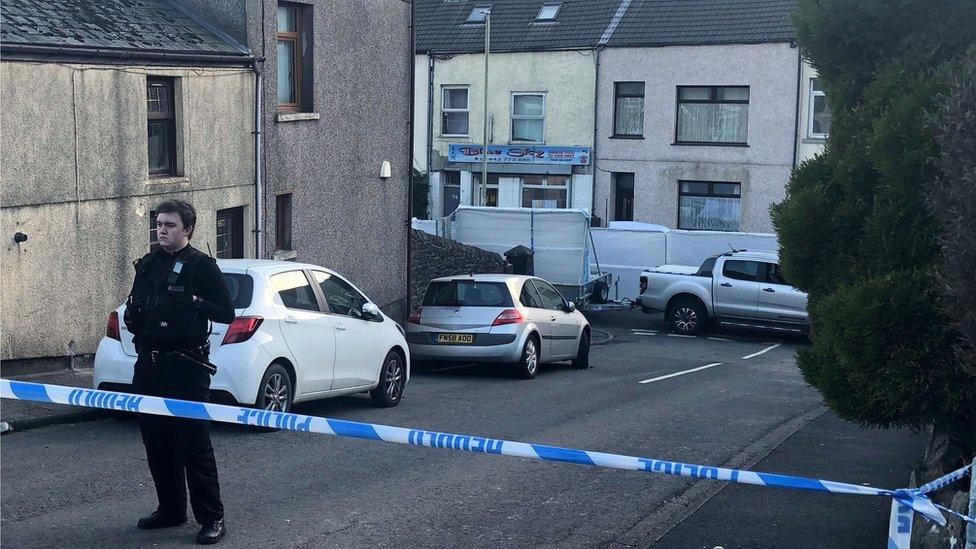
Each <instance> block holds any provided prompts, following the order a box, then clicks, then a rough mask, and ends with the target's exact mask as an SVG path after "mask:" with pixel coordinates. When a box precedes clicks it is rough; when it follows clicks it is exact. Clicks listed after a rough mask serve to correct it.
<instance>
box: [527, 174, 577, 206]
mask: <svg viewBox="0 0 976 549" xmlns="http://www.w3.org/2000/svg"><path fill="white" fill-rule="evenodd" d="M530 177H541V178H542V180H543V183H541V184H527V183H526V182H525V178H526V176H524V175H523V176H522V177H519V203H520V204H522V205H523V206H522V207H523V208H531V207H532V206H525V190H526V189H543V190H557V191H563V192H565V193H566V200H565V202H566V206H564V207H562V208H560V207H559V206H556V207H555V208H548V209H554V210H564V209H567V208H569V207H570V203H569V202H570V200H571V198H572V196H573V195H572V193H570V186H571V185H572V179H573V178H572V177H571V176H568V175H556V174H545V175H532V176H530ZM550 177H562V178H563V179H564V184H562V185H550V184H549V178H550Z"/></svg>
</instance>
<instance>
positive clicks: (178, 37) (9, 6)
mask: <svg viewBox="0 0 976 549" xmlns="http://www.w3.org/2000/svg"><path fill="white" fill-rule="evenodd" d="M0 45H2V47H3V51H4V54H5V55H9V54H12V53H13V54H17V53H24V52H35V53H37V52H42V53H44V54H46V56H57V57H77V56H84V57H109V58H118V57H124V58H127V59H141V60H145V59H185V60H190V59H193V58H198V59H208V60H210V61H218V60H220V59H224V60H228V61H230V60H235V59H237V60H239V61H241V62H244V61H246V60H249V59H250V51H249V50H248V49H247V48H246V47H244V46H242V45H240V44H239V43H237V42H236V41H235V40H234V39H233V38H231V37H230V36H228V35H226V34H225V33H223V32H221V31H219V30H217V29H216V28H214V27H213V26H211V25H209V24H208V23H206V22H205V21H203V20H202V19H200V18H199V17H197V16H196V15H194V14H192V13H191V12H189V11H187V10H186V9H184V8H182V7H180V6H178V5H176V4H174V3H172V2H170V1H169V0H3V2H2V4H0Z"/></svg>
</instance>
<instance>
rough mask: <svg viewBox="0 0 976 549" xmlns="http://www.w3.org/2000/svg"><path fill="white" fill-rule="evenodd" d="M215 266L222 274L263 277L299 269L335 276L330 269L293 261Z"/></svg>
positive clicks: (235, 262) (221, 262)
mask: <svg viewBox="0 0 976 549" xmlns="http://www.w3.org/2000/svg"><path fill="white" fill-rule="evenodd" d="M217 265H218V266H219V267H220V270H221V271H223V272H234V273H243V272H247V271H252V272H255V273H263V274H265V275H270V274H274V273H277V272H281V271H297V270H300V269H310V270H311V269H314V270H316V271H326V272H329V273H331V274H336V272H335V271H333V270H332V269H327V268H325V267H322V266H320V265H313V264H311V263H297V262H295V261H279V260H275V259H218V260H217Z"/></svg>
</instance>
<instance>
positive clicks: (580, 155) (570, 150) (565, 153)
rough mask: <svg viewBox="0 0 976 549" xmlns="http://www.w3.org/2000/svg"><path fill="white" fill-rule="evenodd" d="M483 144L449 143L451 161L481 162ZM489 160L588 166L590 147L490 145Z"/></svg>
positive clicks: (511, 162) (512, 162) (495, 162)
mask: <svg viewBox="0 0 976 549" xmlns="http://www.w3.org/2000/svg"><path fill="white" fill-rule="evenodd" d="M482 151H483V147H482V146H481V145H462V144H452V145H448V151H447V159H448V161H450V162H481V158H482V154H483V153H482ZM488 162H490V163H493V164H570V165H573V166H588V165H589V164H590V148H589V147H546V146H542V145H488Z"/></svg>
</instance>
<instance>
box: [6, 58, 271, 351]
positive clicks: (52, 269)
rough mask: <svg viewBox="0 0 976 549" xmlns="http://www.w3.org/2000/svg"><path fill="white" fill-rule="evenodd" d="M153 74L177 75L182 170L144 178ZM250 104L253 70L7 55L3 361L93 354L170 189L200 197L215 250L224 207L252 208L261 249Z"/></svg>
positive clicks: (247, 242)
mask: <svg viewBox="0 0 976 549" xmlns="http://www.w3.org/2000/svg"><path fill="white" fill-rule="evenodd" d="M147 74H151V75H160V76H171V77H175V78H176V79H177V82H178V84H177V85H176V87H177V89H178V92H177V94H176V97H177V104H176V107H177V113H178V115H177V120H178V128H179V129H178V140H179V142H181V143H182V146H179V147H178V150H179V153H178V157H179V160H178V164H181V165H182V169H181V170H180V171H181V173H182V175H180V176H176V177H166V178H150V177H149V176H148V156H147V134H146V119H147V112H146V75H147ZM253 101H254V74H253V73H252V72H251V71H250V70H248V69H246V68H233V67H229V68H166V67H139V66H125V67H121V66H103V65H92V64H66V63H58V64H56V63H38V62H31V63H27V62H16V61H5V62H3V63H0V103H2V104H3V109H2V111H0V126H2V128H3V148H2V155H0V161H2V169H0V205H2V209H0V231H2V234H3V239H4V242H5V244H3V246H2V247H0V280H2V281H3V282H2V284H3V291H2V292H0V314H2V318H3V330H2V342H0V358H2V359H4V360H9V359H29V358H31V359H32V358H38V357H64V356H66V355H69V354H71V353H72V352H74V353H78V354H87V353H93V352H95V348H96V346H97V344H98V341H99V338H100V337H101V336H102V335H103V334H104V333H105V323H106V317H107V315H108V313H109V312H110V311H112V310H114V309H115V308H116V307H118V305H119V304H120V303H121V302H122V301H123V299H124V298H125V295H126V294H127V293H128V291H129V288H130V287H131V284H132V277H133V267H132V261H133V260H134V259H136V258H139V257H141V256H142V255H143V254H145V253H146V252H148V251H149V238H150V234H149V228H150V218H149V212H150V211H151V210H152V208H153V207H154V206H155V205H156V204H158V203H159V202H161V201H162V200H164V199H168V198H182V199H184V200H189V201H191V202H192V203H194V204H195V205H196V206H197V215H198V221H197V227H196V233H195V235H194V237H193V240H192V243H193V245H194V246H196V247H198V248H200V249H202V250H204V251H206V250H207V244H209V245H210V248H211V249H212V250H213V251H214V253H216V250H217V248H216V231H217V221H216V212H217V210H220V209H225V208H236V207H244V209H245V214H244V228H243V233H244V250H245V253H248V252H250V254H249V256H253V250H254V240H253V236H252V234H253V233H252V231H251V230H252V229H253V224H252V223H251V220H252V219H253V211H254V210H253V208H254V183H253V182H254V171H253V170H254V160H253V159H254V149H253V147H254V145H253V137H252V134H251V132H252V130H253V128H254V117H253V110H251V109H249V108H246V106H248V105H251V104H253ZM17 232H20V233H23V234H25V235H27V241H25V242H21V243H19V244H17V243H15V242H14V240H13V236H14V234H15V233H17ZM7 366H9V365H7Z"/></svg>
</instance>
